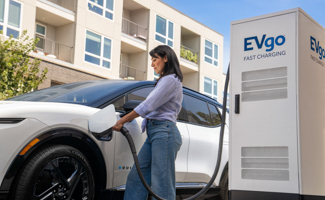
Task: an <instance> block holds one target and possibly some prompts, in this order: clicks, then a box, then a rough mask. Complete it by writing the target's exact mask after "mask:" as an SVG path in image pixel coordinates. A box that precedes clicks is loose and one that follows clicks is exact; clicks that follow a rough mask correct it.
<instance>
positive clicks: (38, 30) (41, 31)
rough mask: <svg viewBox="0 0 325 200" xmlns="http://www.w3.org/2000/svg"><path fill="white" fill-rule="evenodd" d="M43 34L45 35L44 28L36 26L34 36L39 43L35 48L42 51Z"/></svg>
mask: <svg viewBox="0 0 325 200" xmlns="http://www.w3.org/2000/svg"><path fill="white" fill-rule="evenodd" d="M45 33H46V27H45V26H43V25H41V24H36V36H35V37H36V38H38V39H39V41H38V42H37V44H36V47H37V48H40V49H44V45H45Z"/></svg>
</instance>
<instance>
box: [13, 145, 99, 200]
mask: <svg viewBox="0 0 325 200" xmlns="http://www.w3.org/2000/svg"><path fill="white" fill-rule="evenodd" d="M94 191H95V182H94V175H93V173H92V170H91V167H90V165H89V162H88V161H87V159H86V157H85V156H84V155H83V154H82V153H81V152H80V151H79V150H77V149H75V148H73V147H71V146H66V145H53V146H49V147H46V148H44V149H42V150H40V151H38V152H37V153H36V154H34V156H33V157H32V158H31V159H30V160H29V161H28V162H27V163H26V165H24V167H23V169H22V170H21V172H20V174H19V176H18V177H17V180H16V187H15V189H14V190H13V193H14V194H13V199H14V200H34V199H35V200H36V199H44V200H45V199H51V200H52V199H56V200H58V199H69V200H77V199H78V200H80V199H81V200H93V199H94Z"/></svg>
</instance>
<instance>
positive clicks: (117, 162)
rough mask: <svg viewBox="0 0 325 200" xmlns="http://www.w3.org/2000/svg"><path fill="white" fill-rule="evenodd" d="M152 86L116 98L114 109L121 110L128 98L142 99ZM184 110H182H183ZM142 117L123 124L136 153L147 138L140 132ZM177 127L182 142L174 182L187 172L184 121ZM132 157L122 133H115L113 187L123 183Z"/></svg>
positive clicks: (186, 133) (182, 178)
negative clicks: (132, 141)
mask: <svg viewBox="0 0 325 200" xmlns="http://www.w3.org/2000/svg"><path fill="white" fill-rule="evenodd" d="M152 90H153V87H142V88H138V89H135V90H133V91H131V92H129V93H127V94H126V95H125V96H122V97H120V98H119V99H117V100H116V101H115V102H113V104H114V105H115V108H116V110H122V106H123V104H124V103H125V102H127V101H129V100H140V101H144V100H145V99H146V97H147V96H148V95H149V93H150V92H151V91H152ZM183 112H184V110H183ZM142 121H143V119H142V118H141V117H138V118H136V119H135V120H133V121H131V122H128V123H126V124H125V125H124V126H125V127H126V128H127V129H128V130H129V132H130V134H131V135H132V138H133V140H134V143H135V146H136V149H137V153H138V152H139V151H140V149H141V147H142V145H143V143H144V142H145V140H146V138H147V134H146V133H141V124H142ZM177 127H178V129H179V131H180V133H181V135H182V139H183V144H182V147H181V149H180V151H179V152H178V155H177V159H176V163H175V164H176V182H182V181H183V180H184V178H185V176H186V173H187V151H188V140H189V139H188V131H187V127H186V125H185V123H182V122H180V123H177ZM133 163H134V162H133V157H132V154H131V151H130V147H129V144H128V143H127V140H126V139H125V138H124V136H123V135H122V134H118V133H116V134H115V151H114V169H113V170H114V179H113V187H118V186H121V185H125V183H126V178H127V175H128V173H129V171H130V169H131V167H132V166H133Z"/></svg>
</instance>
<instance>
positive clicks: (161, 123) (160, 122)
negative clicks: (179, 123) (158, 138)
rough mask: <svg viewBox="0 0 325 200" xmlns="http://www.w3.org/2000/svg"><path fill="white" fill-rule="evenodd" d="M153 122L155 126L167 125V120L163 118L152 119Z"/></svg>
mask: <svg viewBox="0 0 325 200" xmlns="http://www.w3.org/2000/svg"><path fill="white" fill-rule="evenodd" d="M151 124H152V125H153V126H167V125H168V124H167V121H163V120H152V122H151Z"/></svg>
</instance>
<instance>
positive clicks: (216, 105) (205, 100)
mask: <svg viewBox="0 0 325 200" xmlns="http://www.w3.org/2000/svg"><path fill="white" fill-rule="evenodd" d="M183 95H187V96H190V97H193V98H196V99H198V100H200V101H203V102H205V103H206V106H207V108H208V111H209V115H210V120H211V123H212V116H211V111H210V108H209V104H211V105H213V106H215V107H216V108H217V112H218V114H219V116H220V118H221V114H220V111H219V105H218V104H216V103H214V102H213V101H209V100H207V99H204V97H201V96H200V95H199V94H191V93H188V92H186V91H185V90H184V89H183ZM182 106H184V108H185V110H186V117H187V121H180V120H178V121H180V122H184V123H188V124H193V125H196V126H203V127H207V128H216V127H219V126H221V124H218V125H214V126H213V125H211V126H207V125H204V124H197V123H193V122H190V121H189V120H188V115H187V108H186V107H187V106H186V102H185V101H184V99H183V102H182Z"/></svg>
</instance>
